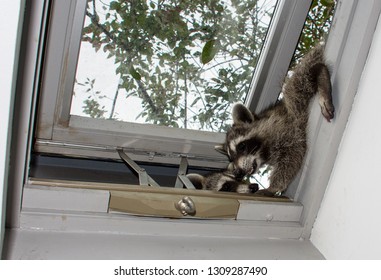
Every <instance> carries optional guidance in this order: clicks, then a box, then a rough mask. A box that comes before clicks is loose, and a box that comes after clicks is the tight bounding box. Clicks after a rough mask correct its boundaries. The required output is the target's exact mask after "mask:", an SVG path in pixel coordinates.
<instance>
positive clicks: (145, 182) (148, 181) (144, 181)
mask: <svg viewBox="0 0 381 280" xmlns="http://www.w3.org/2000/svg"><path fill="white" fill-rule="evenodd" d="M117 151H118V154H119V156H120V158H121V159H122V160H123V161H124V162H125V163H126V164H127V165H128V166H130V167H131V168H132V169H133V170H135V172H136V173H138V176H139V185H141V186H152V187H160V185H159V184H158V183H156V181H155V180H154V179H152V178H151V176H149V175H148V174H147V171H146V170H145V169H144V168H141V167H140V166H139V165H137V164H136V163H135V161H133V160H132V159H131V158H130V157H129V156H128V155H127V154H126V153H125V152H124V151H123V149H120V148H118V149H117Z"/></svg>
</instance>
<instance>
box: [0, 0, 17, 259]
mask: <svg viewBox="0 0 381 280" xmlns="http://www.w3.org/2000/svg"><path fill="white" fill-rule="evenodd" d="M0 6H1V7H2V9H0V34H1V52H0V61H1V63H0V73H1V75H0V85H1V88H0V97H1V98H0V237H1V239H0V254H1V248H2V240H3V237H4V218H5V213H4V210H5V208H4V207H5V194H6V189H5V186H6V184H7V177H6V174H7V169H8V159H9V154H8V147H9V141H10V135H9V134H8V130H10V127H11V119H10V115H11V113H12V109H11V107H12V106H11V104H12V101H13V100H12V96H13V89H14V83H13V76H14V72H15V70H16V67H15V60H16V56H15V54H16V49H17V47H16V45H17V32H18V29H19V20H20V18H19V13H20V8H21V1H9V0H0ZM4 7H6V8H4Z"/></svg>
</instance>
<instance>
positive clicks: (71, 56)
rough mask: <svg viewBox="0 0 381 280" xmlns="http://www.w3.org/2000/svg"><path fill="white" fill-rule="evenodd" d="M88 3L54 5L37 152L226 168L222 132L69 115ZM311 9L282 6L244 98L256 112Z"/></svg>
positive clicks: (268, 97)
mask: <svg viewBox="0 0 381 280" xmlns="http://www.w3.org/2000/svg"><path fill="white" fill-rule="evenodd" d="M86 3H87V1H86V0H79V1H54V2H53V3H52V6H51V13H52V14H51V18H52V19H53V20H52V23H51V26H50V28H49V33H48V43H47V46H46V51H47V52H46V65H45V67H44V83H43V84H42V88H41V90H42V98H41V104H40V110H39V116H38V125H37V140H36V143H35V151H37V152H41V153H54V154H57V153H59V154H64V155H69V156H86V157H96V158H111V159H112V158H114V159H115V158H118V155H117V153H116V149H117V148H118V147H123V148H124V149H125V150H126V151H128V152H129V153H130V154H131V156H132V158H133V159H134V160H137V161H146V162H153V163H167V164H168V163H169V164H178V163H179V157H181V156H184V155H186V156H187V157H188V159H189V162H190V165H193V166H202V167H217V168H224V167H226V164H227V158H226V157H225V156H224V155H221V154H219V153H218V152H216V151H215V150H214V146H215V145H217V144H220V143H222V142H223V141H224V137H225V135H224V134H223V133H215V132H205V131H196V130H187V129H179V128H169V127H162V126H155V125H150V124H136V123H129V122H120V121H114V120H101V119H92V118H87V117H79V116H73V115H70V106H71V96H72V92H73V86H74V82H75V72H76V67H77V60H78V56H79V49H80V44H81V36H82V28H83V22H84V17H85V11H86ZM310 4H311V1H296V0H293V1H278V3H277V6H276V9H275V12H274V15H273V19H272V21H271V25H270V28H269V31H268V36H267V38H266V40H265V43H264V47H263V50H262V55H261V58H260V62H259V64H258V67H257V69H256V73H255V74H254V80H253V83H252V87H251V91H250V93H249V95H248V96H249V97H248V98H246V100H247V102H246V103H247V104H246V105H247V106H248V107H249V108H251V109H252V110H256V109H260V108H261V107H263V106H265V104H267V103H269V102H271V101H273V100H275V99H276V98H275V99H274V96H277V95H278V94H279V92H280V87H279V77H282V76H284V75H285V74H286V72H287V69H288V67H289V64H290V60H291V57H292V54H293V52H294V49H295V47H296V45H297V42H298V38H299V35H300V32H301V30H302V27H303V24H304V20H305V17H306V15H307V13H308V10H309V7H310ZM63 34H65V36H64V35H63ZM57 65H58V66H57ZM268 65H271V67H269V66H268Z"/></svg>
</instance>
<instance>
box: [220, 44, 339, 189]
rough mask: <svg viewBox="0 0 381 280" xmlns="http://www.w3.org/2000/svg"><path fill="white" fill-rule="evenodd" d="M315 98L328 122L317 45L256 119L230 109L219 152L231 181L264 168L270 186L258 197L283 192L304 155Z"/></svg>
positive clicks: (326, 80) (326, 79)
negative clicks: (231, 169) (269, 168)
mask: <svg viewBox="0 0 381 280" xmlns="http://www.w3.org/2000/svg"><path fill="white" fill-rule="evenodd" d="M316 93H318V94H319V104H320V107H321V112H322V114H323V116H324V117H325V118H326V119H327V121H328V122H329V121H330V120H331V119H332V118H333V117H334V106H333V104H332V97H331V82H330V75H329V71H328V68H327V66H326V64H325V61H324V48H323V46H322V45H319V46H317V47H315V48H314V49H312V50H311V51H310V52H309V53H308V54H306V55H305V57H304V58H303V59H302V61H301V62H300V63H299V64H298V65H297V66H296V68H295V69H294V70H293V74H292V76H291V77H289V78H287V79H286V81H285V83H284V86H283V98H282V99H281V100H280V101H278V102H276V103H275V104H273V105H271V106H269V107H268V108H267V109H265V110H263V111H262V112H260V113H259V114H252V113H251V112H250V111H249V110H248V109H247V108H246V107H245V106H244V105H242V104H236V105H235V106H234V108H233V113H232V115H233V125H232V127H231V128H230V129H229V131H228V132H227V134H226V141H225V143H224V144H223V146H222V147H221V146H220V147H219V150H220V151H224V152H225V153H226V154H228V156H229V158H230V160H231V161H232V162H233V164H234V175H235V177H236V179H237V180H240V179H242V178H243V177H244V176H246V175H250V174H253V173H255V172H257V171H258V169H259V168H260V167H261V166H262V165H263V164H268V165H270V166H272V174H271V176H270V186H269V188H268V189H267V190H260V191H259V192H258V194H262V195H269V196H272V195H274V194H276V193H281V192H283V191H285V190H286V189H287V187H288V185H289V184H290V183H291V181H292V180H293V178H294V177H295V176H296V174H297V173H298V171H299V170H300V168H301V165H302V163H303V159H304V156H305V153H306V150H307V125H308V118H309V104H310V101H311V99H312V98H313V96H314V95H315V94H316Z"/></svg>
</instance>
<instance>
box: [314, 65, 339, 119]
mask: <svg viewBox="0 0 381 280" xmlns="http://www.w3.org/2000/svg"><path fill="white" fill-rule="evenodd" d="M311 70H312V73H314V76H315V77H316V85H317V91H318V93H319V105H320V108H321V113H322V114H323V116H324V117H325V119H326V120H327V121H328V122H330V121H331V119H333V117H334V112H335V107H334V106H333V103H332V86H331V80H330V75H329V71H328V68H327V66H326V65H325V64H322V63H319V64H316V65H314V67H312V69H311Z"/></svg>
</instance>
